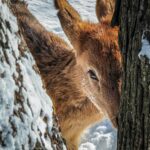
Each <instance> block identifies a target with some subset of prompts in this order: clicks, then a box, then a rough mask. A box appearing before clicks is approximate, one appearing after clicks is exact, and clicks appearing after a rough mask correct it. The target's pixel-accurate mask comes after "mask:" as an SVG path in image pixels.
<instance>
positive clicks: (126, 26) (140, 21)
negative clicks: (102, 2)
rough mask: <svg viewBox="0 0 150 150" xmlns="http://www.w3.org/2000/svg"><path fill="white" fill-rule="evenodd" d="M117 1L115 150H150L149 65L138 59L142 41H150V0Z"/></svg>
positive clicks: (115, 14) (115, 17) (147, 61)
mask: <svg viewBox="0 0 150 150" xmlns="http://www.w3.org/2000/svg"><path fill="white" fill-rule="evenodd" d="M116 2H117V3H116V10H115V13H114V17H113V20H112V25H113V26H114V25H119V26H120V32H119V44H120V49H121V52H122V56H123V71H124V73H123V85H122V96H121V106H120V113H119V117H118V124H119V129H118V130H119V131H118V150H150V65H149V60H148V59H147V58H146V57H145V56H143V57H142V56H141V59H139V57H138V55H139V52H140V50H141V47H143V46H144V45H142V44H144V43H142V42H141V41H142V39H146V40H148V41H150V0H116ZM149 44H150V43H149ZM147 47H148V46H147ZM143 48H144V47H143ZM148 51H150V49H149V50H148Z"/></svg>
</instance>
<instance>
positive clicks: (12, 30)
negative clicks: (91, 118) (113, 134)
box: [0, 0, 66, 150]
mask: <svg viewBox="0 0 150 150" xmlns="http://www.w3.org/2000/svg"><path fill="white" fill-rule="evenodd" d="M8 3H9V1H6V0H3V1H2V0H0V149H10V150H15V149H17V150H21V149H42V150H43V149H44V150H45V149H48V150H52V149H54V150H63V149H66V148H65V146H64V144H63V140H62V138H61V135H60V133H59V130H58V126H57V123H56V119H55V118H54V116H53V109H52V102H51V100H50V98H49V97H48V95H47V94H46V91H45V89H44V87H43V83H42V80H41V78H40V75H39V72H38V69H37V67H36V65H35V62H34V60H33V58H32V56H31V54H30V52H29V50H28V48H27V46H26V44H25V42H24V40H23V38H22V37H20V36H19V33H18V26H17V21H16V18H15V17H14V16H13V14H12V13H11V11H10V10H9V7H8V6H9V4H8Z"/></svg>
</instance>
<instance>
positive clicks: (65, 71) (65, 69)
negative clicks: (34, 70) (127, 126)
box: [12, 0, 122, 150]
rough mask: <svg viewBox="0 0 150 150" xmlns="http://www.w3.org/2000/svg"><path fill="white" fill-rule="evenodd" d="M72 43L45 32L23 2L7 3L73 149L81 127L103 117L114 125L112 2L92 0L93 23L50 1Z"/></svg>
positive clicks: (117, 85)
mask: <svg viewBox="0 0 150 150" xmlns="http://www.w3.org/2000/svg"><path fill="white" fill-rule="evenodd" d="M54 3H55V7H56V9H57V10H58V14H57V16H58V18H59V20H60V24H61V26H62V29H63V31H64V33H65V34H66V36H67V37H68V39H69V41H70V43H71V45H72V47H71V46H70V45H69V44H68V43H66V42H65V41H64V40H63V39H61V38H60V37H59V36H57V35H56V34H54V33H52V32H49V31H47V30H46V29H45V28H44V27H43V26H42V25H41V24H40V23H39V21H38V20H37V19H36V18H35V17H34V16H33V15H32V14H31V13H30V11H29V10H28V8H27V4H26V3H25V2H19V1H16V2H13V3H12V11H13V13H14V15H15V16H16V17H17V21H18V25H19V29H20V32H21V34H22V35H23V37H24V39H25V41H26V44H27V46H28V48H29V50H30V51H31V53H32V55H33V57H34V59H35V61H36V64H37V67H38V69H39V71H40V75H41V77H42V80H43V82H44V84H45V88H46V90H47V93H48V95H49V96H50V97H51V99H52V102H53V106H54V111H55V114H56V116H57V118H58V123H59V125H60V129H61V133H62V136H63V138H64V139H65V141H66V146H67V148H68V150H77V149H78V146H79V143H80V138H81V135H82V134H83V131H84V130H85V129H86V128H87V127H89V126H90V125H91V124H94V123H96V122H99V121H101V120H102V119H103V118H104V117H106V116H107V117H109V118H110V120H111V122H112V124H113V126H114V127H115V128H117V114H118V110H119V103H120V93H121V74H122V58H121V53H120V50H119V46H118V27H111V18H112V15H113V12H114V5H115V0H97V2H96V15H97V18H98V20H99V22H98V23H91V22H88V21H84V20H82V18H81V16H80V15H79V13H78V12H77V11H76V10H75V9H74V8H73V6H71V5H70V4H69V3H68V1H67V0H54Z"/></svg>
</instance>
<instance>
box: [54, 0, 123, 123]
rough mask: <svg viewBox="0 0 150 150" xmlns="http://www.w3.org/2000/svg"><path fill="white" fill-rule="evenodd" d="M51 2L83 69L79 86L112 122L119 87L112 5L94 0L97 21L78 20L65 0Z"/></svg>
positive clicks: (118, 53) (119, 68) (117, 48)
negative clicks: (95, 2) (111, 21)
mask: <svg viewBox="0 0 150 150" xmlns="http://www.w3.org/2000/svg"><path fill="white" fill-rule="evenodd" d="M55 2H56V7H57V8H58V9H59V12H58V17H59V19H60V22H61V25H62V28H63V30H64V32H65V34H66V35H67V37H68V39H69V40H70V42H71V44H72V46H73V47H74V50H75V53H76V60H77V63H78V65H80V66H81V68H82V70H83V79H82V81H81V84H82V88H83V90H84V92H85V93H86V95H87V96H88V97H89V99H90V100H91V101H92V102H93V103H94V104H95V105H96V107H97V108H98V109H102V110H103V111H105V112H107V114H108V116H109V117H110V119H111V120H112V122H113V124H114V125H115V124H116V116H117V112H118V109H119V99H120V88H121V54H120V51H119V47H118V28H117V27H115V28H112V27H111V26H110V18H111V17H112V13H113V8H111V7H110V6H112V5H111V4H110V3H109V2H110V1H108V0H106V1H104V0H97V5H96V12H97V16H98V19H99V20H101V22H100V23H97V24H93V23H89V22H86V21H82V19H81V17H80V15H79V14H78V12H77V11H76V10H74V9H73V7H72V6H71V5H69V3H68V2H67V1H66V0H56V1H55ZM105 2H106V3H105ZM111 2H112V1H111ZM113 6H114V4H113ZM79 84H80V83H79ZM89 113H90V112H89Z"/></svg>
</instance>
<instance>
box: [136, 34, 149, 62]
mask: <svg viewBox="0 0 150 150" xmlns="http://www.w3.org/2000/svg"><path fill="white" fill-rule="evenodd" d="M138 56H139V58H140V59H141V58H142V56H146V57H147V58H148V59H149V63H150V42H149V41H148V40H147V39H146V37H145V34H144V33H143V36H142V48H141V51H140V52H139V55H138Z"/></svg>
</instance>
